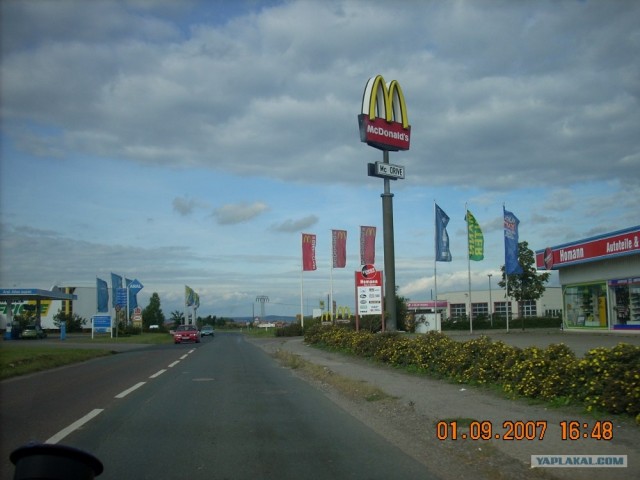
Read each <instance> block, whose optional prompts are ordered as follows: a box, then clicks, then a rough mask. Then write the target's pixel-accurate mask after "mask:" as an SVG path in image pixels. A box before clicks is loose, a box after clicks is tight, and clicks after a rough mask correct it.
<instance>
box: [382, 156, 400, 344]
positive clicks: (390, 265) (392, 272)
mask: <svg viewBox="0 0 640 480" xmlns="http://www.w3.org/2000/svg"><path fill="white" fill-rule="evenodd" d="M382 158H383V163H384V164H386V165H389V152H388V151H387V150H384V151H383V152H382ZM380 196H381V197H382V237H383V241H384V271H385V274H386V277H385V280H386V282H385V283H386V290H385V292H384V304H385V305H386V307H387V311H388V312H389V318H388V319H387V322H386V323H387V328H386V330H388V331H391V332H393V331H394V330H397V326H398V319H397V318H396V251H395V242H394V234H393V193H391V181H390V180H389V179H388V178H385V179H384V193H383V194H381V195H380Z"/></svg>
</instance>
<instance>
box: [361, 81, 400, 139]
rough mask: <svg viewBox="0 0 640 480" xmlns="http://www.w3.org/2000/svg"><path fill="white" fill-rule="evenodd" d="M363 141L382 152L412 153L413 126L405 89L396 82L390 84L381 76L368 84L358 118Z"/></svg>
mask: <svg viewBox="0 0 640 480" xmlns="http://www.w3.org/2000/svg"><path fill="white" fill-rule="evenodd" d="M358 125H359V126H360V140H361V141H362V142H364V143H366V144H367V145H370V146H372V147H375V148H378V149H380V150H387V151H398V150H409V144H410V143H411V126H410V125H409V117H408V116H407V105H406V103H405V101H404V95H403V93H402V88H400V84H399V83H398V81H397V80H393V81H392V82H390V83H389V84H388V85H387V84H386V83H385V81H384V78H383V77H382V75H377V76H375V77H372V78H370V79H369V81H368V82H367V86H366V87H365V89H364V94H363V96H362V112H361V113H360V115H358Z"/></svg>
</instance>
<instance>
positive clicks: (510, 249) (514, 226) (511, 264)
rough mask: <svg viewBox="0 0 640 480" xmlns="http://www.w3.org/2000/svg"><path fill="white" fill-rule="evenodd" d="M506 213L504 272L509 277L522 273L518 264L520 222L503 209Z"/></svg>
mask: <svg viewBox="0 0 640 480" xmlns="http://www.w3.org/2000/svg"><path fill="white" fill-rule="evenodd" d="M502 211H503V212H504V270H505V273H506V274H507V275H513V274H519V273H522V266H521V265H520V262H518V225H519V224H520V220H518V217H516V216H515V215H514V214H513V213H511V212H509V211H507V210H505V209H504V207H502Z"/></svg>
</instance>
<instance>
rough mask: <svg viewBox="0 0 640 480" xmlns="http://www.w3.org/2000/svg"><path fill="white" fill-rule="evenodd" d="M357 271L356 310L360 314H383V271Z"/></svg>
mask: <svg viewBox="0 0 640 480" xmlns="http://www.w3.org/2000/svg"><path fill="white" fill-rule="evenodd" d="M363 271H364V269H363V270H361V271H359V272H358V271H356V272H355V274H356V312H357V314H358V315H382V312H383V303H382V302H383V296H382V272H381V271H380V270H376V271H374V272H370V271H369V272H367V273H366V274H365V273H363Z"/></svg>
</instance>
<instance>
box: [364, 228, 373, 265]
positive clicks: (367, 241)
mask: <svg viewBox="0 0 640 480" xmlns="http://www.w3.org/2000/svg"><path fill="white" fill-rule="evenodd" d="M375 263H376V227H360V265H374V264H375Z"/></svg>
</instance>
